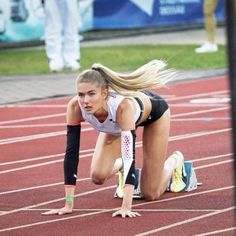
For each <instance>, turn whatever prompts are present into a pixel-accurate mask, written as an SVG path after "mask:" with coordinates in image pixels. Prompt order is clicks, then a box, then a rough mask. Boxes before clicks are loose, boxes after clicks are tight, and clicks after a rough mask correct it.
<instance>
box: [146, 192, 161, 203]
mask: <svg viewBox="0 0 236 236" xmlns="http://www.w3.org/2000/svg"><path fill="white" fill-rule="evenodd" d="M161 195H162V192H161V191H159V190H155V191H154V190H153V191H152V190H147V191H145V192H142V196H143V197H144V199H145V200H146V201H155V200H157V199H158V198H159V197H160V196H161Z"/></svg>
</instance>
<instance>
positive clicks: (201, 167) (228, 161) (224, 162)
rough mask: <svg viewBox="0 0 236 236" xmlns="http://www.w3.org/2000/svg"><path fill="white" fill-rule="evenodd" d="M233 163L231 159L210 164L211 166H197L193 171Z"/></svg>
mask: <svg viewBox="0 0 236 236" xmlns="http://www.w3.org/2000/svg"><path fill="white" fill-rule="evenodd" d="M233 161H234V160H233V159H232V160H227V161H220V162H217V163H212V164H208V165H203V166H197V167H194V169H196V170H199V169H204V168H206V167H211V166H217V165H222V164H226V163H230V162H233Z"/></svg>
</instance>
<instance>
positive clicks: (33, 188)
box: [0, 177, 91, 196]
mask: <svg viewBox="0 0 236 236" xmlns="http://www.w3.org/2000/svg"><path fill="white" fill-rule="evenodd" d="M88 180H91V178H90V177H88V178H82V179H77V180H76V182H83V181H88ZM63 184H64V182H57V183H52V184H44V185H38V186H33V187H29V188H21V189H14V190H10V191H6V192H1V193H0V196H1V195H6V194H11V193H13V194H15V193H19V192H24V191H31V190H35V189H42V188H48V187H54V186H58V185H63Z"/></svg>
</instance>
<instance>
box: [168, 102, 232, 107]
mask: <svg viewBox="0 0 236 236" xmlns="http://www.w3.org/2000/svg"><path fill="white" fill-rule="evenodd" d="M169 106H170V108H173V107H200V108H203V107H227V108H230V105H229V104H228V103H225V104H222V103H221V104H220V103H218V104H213V103H204V104H203V103H202V104H200V103H197V104H195V103H194V104H192V103H178V104H174V103H169Z"/></svg>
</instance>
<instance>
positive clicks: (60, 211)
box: [42, 207, 72, 215]
mask: <svg viewBox="0 0 236 236" xmlns="http://www.w3.org/2000/svg"><path fill="white" fill-rule="evenodd" d="M70 213H72V209H67V208H65V207H63V208H61V209H54V210H50V211H46V212H43V213H42V215H65V214H70Z"/></svg>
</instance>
